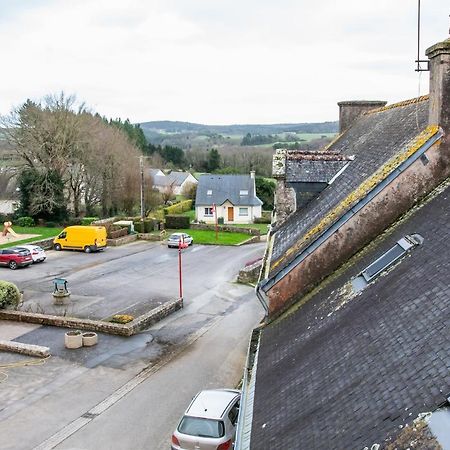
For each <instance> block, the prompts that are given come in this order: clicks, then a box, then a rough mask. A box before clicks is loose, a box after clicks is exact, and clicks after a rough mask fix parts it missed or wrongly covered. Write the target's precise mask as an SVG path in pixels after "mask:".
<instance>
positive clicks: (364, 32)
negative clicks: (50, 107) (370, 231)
mask: <svg viewBox="0 0 450 450" xmlns="http://www.w3.org/2000/svg"><path fill="white" fill-rule="evenodd" d="M421 5H422V6H421V12H422V14H421V15H422V25H421V58H425V49H426V48H428V47H429V46H431V45H433V44H435V43H436V42H440V41H443V40H444V39H446V38H448V37H449V27H450V20H449V14H450V3H449V1H448V0H422V2H421ZM0 42H1V69H0V114H1V115H4V114H8V112H9V111H11V109H12V108H14V107H17V106H19V105H21V104H22V103H23V102H25V100H26V99H27V98H30V99H33V100H39V99H41V98H43V97H44V96H45V95H48V94H57V93H60V92H61V91H63V92H65V93H66V94H68V95H75V96H76V97H77V99H78V101H80V102H84V103H85V104H86V105H87V106H88V107H89V108H90V109H91V110H92V111H94V112H98V113H100V114H101V115H104V116H107V117H112V118H117V117H121V118H123V119H125V118H129V119H130V120H131V121H132V122H134V123H136V122H146V121H151V120H180V121H189V122H197V123H204V124H237V123H241V124H244V123H245V124H250V123H293V122H323V121H332V120H337V118H338V107H337V105H336V103H337V102H338V101H342V100H386V101H388V102H389V103H393V102H396V101H400V100H404V99H409V98H413V97H416V96H417V95H419V94H420V95H423V94H426V93H428V76H429V75H428V72H423V73H417V72H415V71H414V68H415V64H414V60H415V59H416V56H417V0H377V1H373V0H341V1H336V0H127V1H124V0H76V1H74V0H72V1H69V0H14V1H11V0H0Z"/></svg>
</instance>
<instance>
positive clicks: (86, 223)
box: [81, 217, 98, 225]
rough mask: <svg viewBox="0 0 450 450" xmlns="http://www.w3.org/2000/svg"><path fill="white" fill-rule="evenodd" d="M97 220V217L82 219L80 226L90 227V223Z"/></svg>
mask: <svg viewBox="0 0 450 450" xmlns="http://www.w3.org/2000/svg"><path fill="white" fill-rule="evenodd" d="M96 220H98V217H83V218H82V219H81V225H90V224H91V223H92V222H95V221H96Z"/></svg>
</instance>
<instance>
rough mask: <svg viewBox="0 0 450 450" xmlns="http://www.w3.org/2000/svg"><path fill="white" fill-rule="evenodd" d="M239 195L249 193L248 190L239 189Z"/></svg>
mask: <svg viewBox="0 0 450 450" xmlns="http://www.w3.org/2000/svg"><path fill="white" fill-rule="evenodd" d="M239 195H248V190H247V189H241V190H240V191H239Z"/></svg>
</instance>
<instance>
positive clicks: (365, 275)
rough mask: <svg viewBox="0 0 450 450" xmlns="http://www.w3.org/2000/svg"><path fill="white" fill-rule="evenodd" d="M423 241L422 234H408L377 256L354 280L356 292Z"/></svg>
mask: <svg viewBox="0 0 450 450" xmlns="http://www.w3.org/2000/svg"><path fill="white" fill-rule="evenodd" d="M422 242H423V237H422V236H420V234H412V235H407V236H405V237H403V238H401V239H400V240H399V241H397V243H396V244H395V245H394V246H393V247H391V248H390V249H389V250H388V251H387V252H386V253H384V254H383V255H381V256H380V257H379V258H377V259H376V260H375V261H374V262H373V263H372V264H370V265H368V266H367V267H366V268H365V269H364V270H363V271H362V272H361V273H360V274H359V275H358V276H357V277H355V278H354V279H353V280H352V285H353V289H354V290H355V291H356V292H359V291H362V290H363V289H364V288H365V287H366V286H367V284H368V283H370V282H371V281H372V280H374V279H375V278H377V277H378V275H380V274H381V273H382V272H383V271H385V270H386V269H388V268H389V267H391V266H392V265H394V264H395V263H396V262H397V261H399V260H400V259H401V258H402V257H403V256H404V255H406V253H408V252H409V251H410V250H411V249H412V248H413V247H415V246H416V245H420V244H422Z"/></svg>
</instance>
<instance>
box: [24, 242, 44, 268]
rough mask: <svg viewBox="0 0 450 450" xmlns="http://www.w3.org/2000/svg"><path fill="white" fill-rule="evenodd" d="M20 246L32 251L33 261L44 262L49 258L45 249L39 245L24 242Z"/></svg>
mask: <svg viewBox="0 0 450 450" xmlns="http://www.w3.org/2000/svg"><path fill="white" fill-rule="evenodd" d="M18 247H21V248H26V249H27V250H29V251H30V253H31V257H32V258H33V262H34V263H35V262H44V261H45V258H47V255H46V254H45V250H44V249H43V248H41V247H39V245H33V244H23V245H20V246H18Z"/></svg>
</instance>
